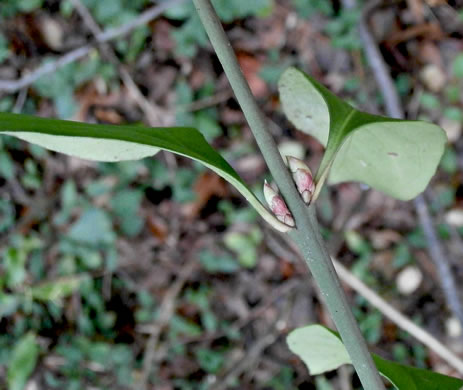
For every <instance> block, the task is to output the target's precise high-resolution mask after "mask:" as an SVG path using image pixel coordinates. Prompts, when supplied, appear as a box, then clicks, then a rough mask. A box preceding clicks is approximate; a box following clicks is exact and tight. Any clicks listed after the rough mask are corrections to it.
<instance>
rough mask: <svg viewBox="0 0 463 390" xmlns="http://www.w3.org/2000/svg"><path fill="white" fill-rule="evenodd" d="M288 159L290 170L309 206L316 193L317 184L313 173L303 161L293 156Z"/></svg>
mask: <svg viewBox="0 0 463 390" xmlns="http://www.w3.org/2000/svg"><path fill="white" fill-rule="evenodd" d="M286 158H287V160H288V165H289V169H290V171H291V173H292V175H293V179H294V181H295V183H296V187H297V190H298V191H299V193H300V194H301V196H302V199H303V200H304V202H305V203H306V204H309V203H310V201H311V200H312V196H313V193H314V191H315V183H314V181H313V176H312V172H311V171H310V168H309V167H308V166H307V165H306V164H305V163H304V162H303V161H302V160H299V159H298V158H296V157H292V156H287V157H286Z"/></svg>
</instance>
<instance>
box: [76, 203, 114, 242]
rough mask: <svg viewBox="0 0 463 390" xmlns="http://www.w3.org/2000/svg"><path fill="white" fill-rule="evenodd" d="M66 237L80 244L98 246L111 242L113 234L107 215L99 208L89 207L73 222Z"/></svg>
mask: <svg viewBox="0 0 463 390" xmlns="http://www.w3.org/2000/svg"><path fill="white" fill-rule="evenodd" d="M68 237H69V239H71V240H72V241H75V242H78V243H80V244H84V245H89V246H98V245H108V244H111V243H112V242H113V241H114V238H115V234H114V231H113V228H112V223H111V219H110V218H109V216H108V215H107V214H106V213H105V212H104V211H103V210H101V209H97V208H90V209H88V210H86V211H85V212H84V213H83V214H82V215H81V216H80V217H79V219H78V220H77V221H76V222H74V224H73V225H72V226H71V228H70V230H69V233H68Z"/></svg>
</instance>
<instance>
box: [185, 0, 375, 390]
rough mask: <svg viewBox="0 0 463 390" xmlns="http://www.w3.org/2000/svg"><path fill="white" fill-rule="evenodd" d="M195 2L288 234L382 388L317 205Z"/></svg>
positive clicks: (350, 344) (211, 14) (211, 15)
mask: <svg viewBox="0 0 463 390" xmlns="http://www.w3.org/2000/svg"><path fill="white" fill-rule="evenodd" d="M193 3H194V4H195V7H196V10H197V11H198V14H199V16H200V18H201V21H202V23H203V26H204V28H205V30H206V32H207V34H208V36H209V39H210V40H211V43H212V46H213V48H214V50H215V52H216V54H217V56H218V58H219V60H220V62H221V64H222V66H223V68H224V71H225V74H226V75H227V77H228V80H229V81H230V84H231V86H232V89H233V91H234V93H235V96H236V98H237V100H238V102H239V104H240V106H241V109H242V110H243V113H244V115H245V117H246V120H247V121H248V123H249V126H250V128H251V131H252V132H253V135H254V137H255V139H256V142H257V144H258V146H259V148H260V150H261V152H262V155H263V157H264V159H265V161H266V163H267V165H268V167H269V169H270V172H271V174H272V175H273V178H274V180H275V181H276V183H277V185H278V187H279V189H280V191H281V193H282V195H283V196H284V197H285V200H286V202H287V203H288V206H289V209H290V210H291V212H292V214H293V216H294V217H295V220H296V226H297V229H295V230H293V231H292V232H291V233H290V236H291V238H292V239H293V240H294V241H295V243H296V244H297V245H298V247H299V249H300V250H301V253H302V255H303V257H304V259H305V261H306V263H307V265H308V267H309V269H310V270H311V272H312V275H313V276H314V278H315V281H316V283H317V284H318V287H319V288H320V291H321V293H322V296H323V297H324V299H325V303H326V305H327V307H328V310H329V312H330V314H331V316H332V318H333V321H334V323H335V324H336V327H337V329H338V331H339V333H340V334H341V337H342V339H343V341H344V344H345V346H346V348H347V350H348V352H349V355H350V357H351V359H352V363H353V365H354V367H355V370H356V371H357V374H358V376H359V378H360V381H361V382H362V385H363V387H364V388H365V389H366V390H381V389H384V384H383V382H382V380H381V378H380V376H379V374H378V371H377V369H376V366H375V364H374V363H373V360H372V358H371V355H370V353H369V352H368V348H367V345H366V342H365V340H364V339H363V337H362V334H361V332H360V329H359V328H358V325H357V323H356V321H355V318H354V316H353V314H352V311H351V309H350V305H349V303H348V301H347V298H346V296H345V294H344V291H343V290H342V287H341V284H340V282H339V279H338V277H337V274H336V271H335V269H334V267H333V263H332V262H331V258H330V256H329V254H328V251H327V249H326V246H325V244H324V242H323V240H322V238H321V235H320V233H319V230H318V225H317V221H316V217H315V208H314V206H311V207H310V208H309V209H307V207H306V205H305V204H304V202H303V201H302V199H301V197H300V195H299V193H298V192H297V189H296V187H295V185H294V182H293V180H292V178H291V175H290V173H289V170H288V169H287V168H286V166H285V164H284V162H283V160H282V158H281V156H280V153H279V151H278V148H277V146H276V144H275V141H274V140H273V138H272V136H271V135H270V133H269V131H268V130H267V123H266V119H265V117H264V116H263V114H262V112H261V110H260V108H259V107H258V105H257V103H256V101H255V99H254V96H253V95H252V93H251V90H250V88H249V85H248V84H247V82H246V79H245V78H244V76H243V73H242V71H241V69H240V66H239V64H238V60H237V58H236V56H235V53H234V51H233V49H232V47H231V44H230V42H229V40H228V38H227V36H226V34H225V31H224V30H223V27H222V25H221V23H220V20H219V18H218V17H217V14H216V12H215V10H214V8H213V6H212V4H211V2H210V0H193Z"/></svg>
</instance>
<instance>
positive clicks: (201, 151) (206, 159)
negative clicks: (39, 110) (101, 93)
mask: <svg viewBox="0 0 463 390" xmlns="http://www.w3.org/2000/svg"><path fill="white" fill-rule="evenodd" d="M0 133H4V134H8V135H13V136H15V137H18V138H21V139H23V140H25V141H28V142H31V143H34V144H37V145H40V146H43V147H44V148H47V149H50V150H54V151H57V152H60V153H65V154H69V155H72V156H76V157H80V158H85V159H91V160H98V161H123V160H139V159H142V158H145V157H148V156H153V155H155V154H156V153H157V152H158V151H159V150H160V149H162V150H167V151H169V152H173V153H176V154H179V155H182V156H185V157H189V158H191V159H193V160H196V161H199V162H201V163H202V164H204V165H205V166H206V167H208V168H210V169H212V170H213V171H214V172H216V173H217V174H218V175H220V176H222V177H223V178H224V179H225V180H227V181H228V182H229V183H231V184H232V185H234V186H235V187H236V189H237V190H238V191H239V192H240V193H241V194H242V195H243V196H244V197H245V198H246V199H247V201H248V202H249V203H250V204H251V205H252V206H253V207H254V208H255V209H256V211H257V212H258V213H259V214H260V215H261V216H262V217H263V218H264V219H265V220H266V221H267V222H268V223H270V224H271V225H272V226H274V227H275V228H276V229H278V230H280V231H283V232H284V231H288V230H289V229H288V226H286V225H285V224H283V223H281V222H280V221H278V220H277V219H276V218H275V217H274V216H273V214H271V213H270V212H269V211H268V210H267V209H266V208H265V207H264V206H263V205H262V204H261V203H260V201H259V200H258V199H257V197H256V196H255V195H254V193H253V192H252V191H251V190H250V189H249V188H248V187H247V186H246V184H245V183H244V182H243V181H242V180H241V178H240V177H239V175H238V174H237V173H236V172H235V170H234V169H233V168H232V167H231V166H230V165H229V164H228V163H227V162H226V161H225V160H224V159H223V158H222V156H221V155H220V154H219V153H217V152H216V151H215V150H214V149H213V148H212V147H211V146H210V145H209V144H208V143H207V142H206V140H205V139H204V137H203V136H202V135H201V133H200V132H199V131H198V130H196V129H193V128H184V127H169V128H153V127H143V126H126V125H124V126H112V125H95V124H87V123H79V122H71V121H62V120H56V119H46V118H37V117H34V116H29V115H20V114H10V113H0Z"/></svg>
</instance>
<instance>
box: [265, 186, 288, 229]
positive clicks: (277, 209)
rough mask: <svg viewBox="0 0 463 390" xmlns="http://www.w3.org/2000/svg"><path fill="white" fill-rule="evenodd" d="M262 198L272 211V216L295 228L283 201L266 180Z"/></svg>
mask: <svg viewBox="0 0 463 390" xmlns="http://www.w3.org/2000/svg"><path fill="white" fill-rule="evenodd" d="M264 198H265V201H266V202H267V204H268V206H269V207H270V210H272V212H273V214H275V216H276V217H277V219H278V220H279V221H281V222H283V223H284V224H286V225H288V226H291V227H294V226H296V224H295V223H294V218H293V216H292V215H291V213H290V211H289V209H288V207H287V206H286V203H285V201H284V200H283V198H282V197H281V196H280V195H278V193H277V192H276V191H275V190H274V189H273V188H272V187H271V186H270V184H268V183H267V180H266V181H265V183H264Z"/></svg>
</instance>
